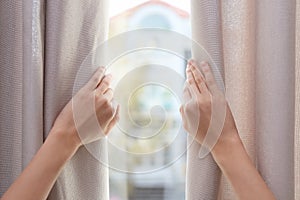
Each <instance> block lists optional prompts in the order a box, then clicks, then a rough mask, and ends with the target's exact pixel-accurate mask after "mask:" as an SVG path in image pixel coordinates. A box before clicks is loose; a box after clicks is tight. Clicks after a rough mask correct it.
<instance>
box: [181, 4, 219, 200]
mask: <svg viewBox="0 0 300 200" xmlns="http://www.w3.org/2000/svg"><path fill="white" fill-rule="evenodd" d="M191 8H192V9H191V15H192V18H191V26H192V39H193V40H194V41H196V42H197V43H199V44H200V45H202V46H203V47H204V48H205V49H206V50H207V51H208V53H209V54H210V55H211V57H212V59H213V61H214V62H215V64H216V65H217V66H218V67H219V68H220V70H221V73H223V53H222V34H221V20H220V19H221V16H220V14H221V5H220V2H219V1H218V0H202V1H197V0H192V1H191ZM196 48H197V47H196ZM196 52H197V49H192V56H193V57H194V58H195V59H196V60H197V61H199V62H200V61H201V60H200V58H199V55H197V53H196ZM189 139H191V138H189ZM188 144H190V141H188ZM199 149H200V145H199V144H198V143H196V142H193V143H192V145H191V147H190V148H189V149H188V152H187V174H186V176H187V179H186V199H187V200H195V199H197V200H198V199H203V200H210V199H211V200H215V199H217V198H218V188H219V181H220V170H219V168H218V166H217V164H216V163H215V162H214V160H213V158H212V156H211V155H208V156H206V157H205V158H204V159H200V158H199V157H198V154H199Z"/></svg>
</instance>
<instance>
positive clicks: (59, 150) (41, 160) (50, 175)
mask: <svg viewBox="0 0 300 200" xmlns="http://www.w3.org/2000/svg"><path fill="white" fill-rule="evenodd" d="M77 148H78V145H77V144H75V141H74V140H73V139H72V138H71V136H70V135H68V134H61V133H58V132H55V131H52V132H51V133H50V134H49V136H48V138H47V139H46V141H45V143H44V144H43V145H42V147H41V148H40V149H39V151H38V153H37V154H36V155H35V156H34V158H33V159H32V161H31V162H30V164H29V165H28V166H27V167H26V169H25V170H24V171H23V172H22V174H21V175H20V176H19V177H18V178H17V180H16V181H15V182H14V183H13V184H12V185H11V186H10V188H9V189H8V190H7V192H6V193H5V194H4V196H3V197H2V200H12V199H24V200H31V199H35V200H42V199H46V198H47V196H48V194H49V192H50V190H51V188H52V186H53V184H54V182H55V180H56V179H57V177H58V175H59V173H60V171H61V169H62V168H63V166H64V165H65V163H66V162H67V161H68V160H69V159H70V158H71V157H72V156H73V154H74V153H75V152H76V150H77Z"/></svg>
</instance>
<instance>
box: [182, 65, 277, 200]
mask: <svg viewBox="0 0 300 200" xmlns="http://www.w3.org/2000/svg"><path fill="white" fill-rule="evenodd" d="M201 67H202V71H203V74H202V73H201V71H200V70H199V68H198V67H197V64H196V62H195V61H190V62H189V64H188V67H187V71H186V73H187V82H188V83H187V85H186V88H185V91H184V96H185V98H190V100H189V101H187V103H185V104H184V105H183V106H181V108H180V111H181V115H182V118H183V126H184V127H185V129H186V130H187V131H188V132H190V133H192V134H193V133H194V132H196V137H195V138H196V140H197V142H199V143H200V144H203V141H204V138H205V137H206V136H207V134H214V132H213V131H214V127H213V128H212V130H213V131H209V132H208V129H209V127H210V126H214V124H212V125H210V124H211V122H212V120H213V118H214V117H218V116H213V113H212V107H217V109H216V110H214V112H216V111H219V110H222V109H218V108H222V106H221V107H219V106H220V105H222V104H224V105H225V107H226V116H225V121H224V125H223V126H221V130H220V131H221V134H220V137H219V139H218V141H217V143H216V145H215V146H214V148H213V149H212V156H213V158H214V160H215V161H216V163H217V164H218V166H219V167H220V169H221V170H222V173H223V174H224V175H225V177H226V178H227V179H228V180H229V182H230V183H231V185H232V186H233V188H234V190H235V192H236V196H237V197H238V199H243V200H248V199H249V200H252V199H264V200H275V197H274V195H273V194H272V192H271V191H270V189H269V188H268V186H267V185H266V183H265V182H264V180H263V179H262V177H261V176H260V174H259V173H258V171H257V170H256V168H255V166H254V165H253V163H252V161H251V159H250V158H249V156H248V154H247V152H246V150H245V148H244V146H243V143H242V141H241V139H240V137H239V135H238V131H237V128H236V125H235V122H234V119H233V116H232V114H231V111H230V108H229V106H228V104H227V102H226V100H225V97H224V95H223V93H222V92H221V91H220V90H219V89H218V87H217V84H216V81H215V79H214V76H213V74H212V72H211V70H210V67H209V65H208V64H207V63H206V62H202V63H201ZM191 97H193V98H191ZM197 112H198V113H200V121H199V122H197V121H195V119H197V118H195V116H197V115H196V114H195V113H197ZM222 112H223V110H222ZM222 112H221V113H218V112H216V113H217V115H221V114H222ZM221 119H223V118H222V117H221ZM218 122H220V121H218ZM195 124H196V126H195ZM195 127H196V130H195ZM195 159H199V158H198V157H196V158H195Z"/></svg>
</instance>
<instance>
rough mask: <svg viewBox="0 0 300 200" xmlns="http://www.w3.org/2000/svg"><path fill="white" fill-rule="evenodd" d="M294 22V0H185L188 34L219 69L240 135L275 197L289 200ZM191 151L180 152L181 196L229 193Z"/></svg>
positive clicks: (292, 189)
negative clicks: (184, 155)
mask: <svg viewBox="0 0 300 200" xmlns="http://www.w3.org/2000/svg"><path fill="white" fill-rule="evenodd" d="M298 3H299V2H298ZM298 15H299V14H298ZM298 21H299V19H298ZM295 22H296V1H295V0H288V1H287V0H274V1H272V2H270V1H268V0H257V1H248V0H228V1H220V0H202V1H197V0H192V33H193V35H192V37H193V39H194V40H196V41H198V42H199V43H200V44H202V45H203V46H204V47H205V48H206V49H207V50H208V52H209V53H210V54H211V55H212V57H213V59H214V60H215V61H216V63H218V65H219V66H220V67H221V68H222V69H223V70H224V78H225V85H226V96H227V99H228V101H229V104H230V107H231V109H232V112H233V115H234V116H235V119H236V122H237V128H238V130H239V133H240V135H241V138H242V140H243V142H244V144H245V146H246V148H247V151H248V153H249V154H250V156H251V157H252V159H253V161H254V162H255V163H256V164H257V168H258V170H259V171H260V173H261V174H262V176H263V177H264V179H265V180H266V182H267V184H268V185H269V186H270V188H271V190H272V191H273V192H274V193H275V196H276V197H277V199H279V200H286V199H294V194H295V187H296V186H297V185H296V186H295V184H294V180H298V179H299V175H298V177H294V169H295V170H299V163H298V165H297V163H296V162H294V148H295V146H294V141H296V142H297V140H294V135H296V136H295V139H296V138H297V139H298V140H299V136H298V134H299V132H297V131H294V129H295V127H296V130H297V127H299V125H298V124H295V106H294V105H295V66H296V65H295V60H296V54H295V38H296V26H295ZM194 56H195V57H196V58H197V55H194ZM298 67H299V66H298ZM297 87H299V86H297ZM298 103H299V102H296V106H298ZM298 123H299V122H298ZM298 145H299V142H298ZM195 146H197V145H195ZM194 148H195V149H197V148H199V147H194ZM298 149H299V147H298ZM196 152H197V151H196V150H194V149H193V148H192V149H190V150H189V153H188V155H189V156H188V169H187V170H188V173H187V191H186V192H187V199H205V200H207V199H216V198H217V196H218V198H219V199H228V200H229V199H230V200H233V199H236V198H235V195H234V192H233V191H232V189H231V187H230V185H229V184H228V182H227V180H225V178H224V177H223V176H222V175H220V172H219V169H218V168H217V167H216V165H215V163H214V162H213V161H212V159H211V157H207V158H206V159H204V160H199V159H198V158H197V153H196ZM295 153H296V154H299V151H296V148H295ZM298 162H299V159H298ZM237 164H238V163H237ZM296 172H297V171H296ZM296 184H297V181H296ZM298 184H299V181H298ZM298 187H299V186H298ZM296 193H297V192H296ZM298 198H299V197H298Z"/></svg>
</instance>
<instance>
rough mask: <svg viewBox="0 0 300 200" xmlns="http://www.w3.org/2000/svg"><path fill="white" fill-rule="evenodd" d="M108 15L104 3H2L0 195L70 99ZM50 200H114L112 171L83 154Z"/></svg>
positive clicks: (94, 0) (32, 0) (3, 0)
mask: <svg viewBox="0 0 300 200" xmlns="http://www.w3.org/2000/svg"><path fill="white" fill-rule="evenodd" d="M107 10H108V9H107V5H106V1H105V0H81V1H73V0H64V1H60V0H51V1H45V0H30V1H9V0H1V1H0V27H1V28H0V71H1V73H0V77H1V79H0V86H1V87H0V93H1V94H0V108H1V109H0V119H1V120H0V160H1V161H0V180H1V184H0V196H2V194H3V193H4V191H5V190H6V189H7V188H8V187H9V185H10V184H11V183H12V182H13V181H14V179H15V178H16V177H17V176H18V175H19V174H20V173H21V171H22V170H23V169H24V167H25V166H26V165H27V164H28V162H29V161H30V160H31V158H32V157H33V155H34V154H35V153H36V151H37V150H38V148H39V147H40V146H41V145H42V142H43V140H44V139H45V138H46V137H47V134H48V132H49V130H50V128H51V126H52V124H53V122H54V120H55V118H56V116H57V115H58V113H59V111H60V110H61V109H62V108H63V107H64V105H65V104H66V103H67V101H68V100H70V98H71V96H72V89H73V82H74V79H75V76H76V72H77V70H78V69H79V67H80V64H81V62H82V61H83V59H84V58H85V56H86V55H87V54H88V53H89V51H91V50H92V49H93V48H95V47H96V46H97V45H98V44H100V43H101V42H102V41H103V40H104V39H105V38H106V36H107V31H108V18H107V14H108V13H107ZM99 151H101V152H104V154H105V152H106V148H105V141H104V140H103V141H102V142H101V146H100V147H99ZM49 159H51V158H49ZM49 199H53V200H59V199H61V200H63V199H78V200H81V199H108V171H107V168H105V167H103V166H102V165H101V163H99V162H98V161H97V160H95V159H94V158H93V157H92V156H91V155H90V154H89V153H88V152H87V151H86V149H85V148H81V149H80V150H79V151H78V152H77V153H76V155H75V156H74V158H72V159H71V160H70V162H68V163H67V165H66V167H65V168H64V170H63V171H62V173H61V175H60V176H59V178H58V180H57V182H56V184H55V186H54V188H53V190H52V192H51V194H50V196H49Z"/></svg>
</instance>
